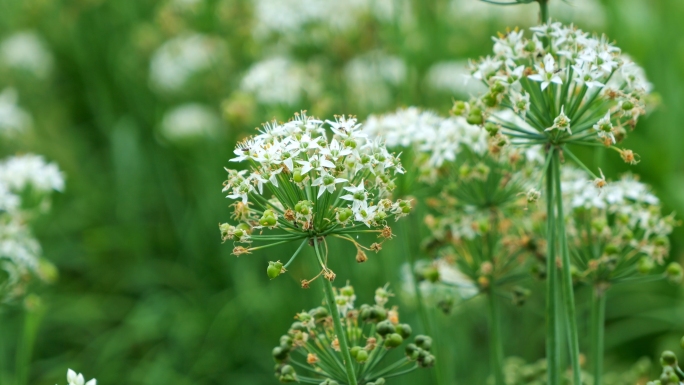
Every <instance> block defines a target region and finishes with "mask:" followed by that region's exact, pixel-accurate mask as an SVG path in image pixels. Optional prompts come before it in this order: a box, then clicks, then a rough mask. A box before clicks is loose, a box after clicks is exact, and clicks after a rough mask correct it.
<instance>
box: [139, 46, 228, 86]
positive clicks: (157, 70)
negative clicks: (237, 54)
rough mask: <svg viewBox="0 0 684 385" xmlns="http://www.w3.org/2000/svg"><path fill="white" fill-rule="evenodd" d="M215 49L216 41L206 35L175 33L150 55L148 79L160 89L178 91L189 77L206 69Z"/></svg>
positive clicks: (213, 57) (215, 51)
mask: <svg viewBox="0 0 684 385" xmlns="http://www.w3.org/2000/svg"><path fill="white" fill-rule="evenodd" d="M217 53H218V47H217V42H216V41H214V40H213V39H211V38H210V37H207V36H205V35H202V34H198V33H193V34H186V35H181V36H178V37H175V38H173V39H171V40H169V41H167V42H165V43H164V44H163V45H162V46H161V47H159V48H158V49H157V50H156V51H155V52H154V54H153V55H152V59H151V62H150V80H151V82H152V84H153V85H154V86H155V87H157V88H159V89H160V90H163V91H178V90H179V89H181V88H182V87H183V85H185V84H186V83H187V81H188V80H189V79H190V77H192V76H193V75H195V74H197V73H199V72H201V71H204V70H206V69H208V68H209V67H210V66H211V63H212V60H214V59H215V57H216V55H217Z"/></svg>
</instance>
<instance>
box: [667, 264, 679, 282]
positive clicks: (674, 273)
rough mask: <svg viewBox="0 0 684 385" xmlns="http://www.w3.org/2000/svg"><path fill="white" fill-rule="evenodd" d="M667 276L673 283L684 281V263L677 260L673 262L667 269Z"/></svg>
mask: <svg viewBox="0 0 684 385" xmlns="http://www.w3.org/2000/svg"><path fill="white" fill-rule="evenodd" d="M665 274H666V275H667V278H668V279H669V280H670V281H671V282H673V283H680V282H682V265H680V264H679V263H677V262H671V263H670V264H669V265H667V268H666V269H665Z"/></svg>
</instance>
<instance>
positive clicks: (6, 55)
mask: <svg viewBox="0 0 684 385" xmlns="http://www.w3.org/2000/svg"><path fill="white" fill-rule="evenodd" d="M53 61H54V60H53V58H52V53H51V52H50V51H49V50H48V49H47V48H46V46H45V43H44V41H43V39H42V38H41V37H40V36H39V35H38V34H37V33H36V32H33V31H22V32H17V33H15V34H13V35H10V36H8V37H7V38H5V39H4V40H3V41H2V43H0V62H2V63H4V64H5V65H7V66H9V67H12V68H16V69H21V70H26V71H29V72H31V73H33V74H34V75H36V76H37V77H41V78H43V77H46V76H47V75H48V74H49V73H50V71H51V70H52V66H53Z"/></svg>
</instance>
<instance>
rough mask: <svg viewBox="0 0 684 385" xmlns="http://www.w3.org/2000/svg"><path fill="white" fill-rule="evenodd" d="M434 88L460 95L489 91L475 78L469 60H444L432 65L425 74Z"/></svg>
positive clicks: (428, 82) (428, 83) (427, 81)
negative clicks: (471, 72)
mask: <svg viewBox="0 0 684 385" xmlns="http://www.w3.org/2000/svg"><path fill="white" fill-rule="evenodd" d="M425 81H426V83H427V85H428V86H429V87H430V88H432V89H433V90H437V91H444V92H449V93H451V94H454V95H457V96H459V97H470V96H472V95H479V94H482V93H484V92H486V91H487V86H485V85H484V84H482V82H481V81H479V80H477V79H475V78H473V77H472V76H471V74H470V70H469V68H468V62H467V61H444V62H438V63H435V64H433V65H432V67H430V69H429V70H428V72H427V75H425Z"/></svg>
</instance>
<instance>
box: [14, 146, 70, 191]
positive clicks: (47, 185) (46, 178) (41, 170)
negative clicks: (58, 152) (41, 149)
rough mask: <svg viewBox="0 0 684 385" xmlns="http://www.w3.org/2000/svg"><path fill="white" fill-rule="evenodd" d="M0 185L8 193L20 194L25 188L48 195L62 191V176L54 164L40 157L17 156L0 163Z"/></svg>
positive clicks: (30, 155)
mask: <svg viewBox="0 0 684 385" xmlns="http://www.w3.org/2000/svg"><path fill="white" fill-rule="evenodd" d="M0 183H4V184H5V185H6V186H7V187H8V189H9V190H10V191H14V192H21V191H23V190H24V189H25V188H26V187H29V186H30V187H32V188H33V189H35V190H36V191H39V192H42V193H48V192H51V191H52V190H56V191H63V190H64V175H63V174H62V172H61V171H60V170H59V167H57V165H56V164H55V163H48V162H46V161H45V159H44V158H43V157H42V156H40V155H32V154H27V155H19V156H13V157H10V158H8V159H6V160H4V161H2V162H0Z"/></svg>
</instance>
